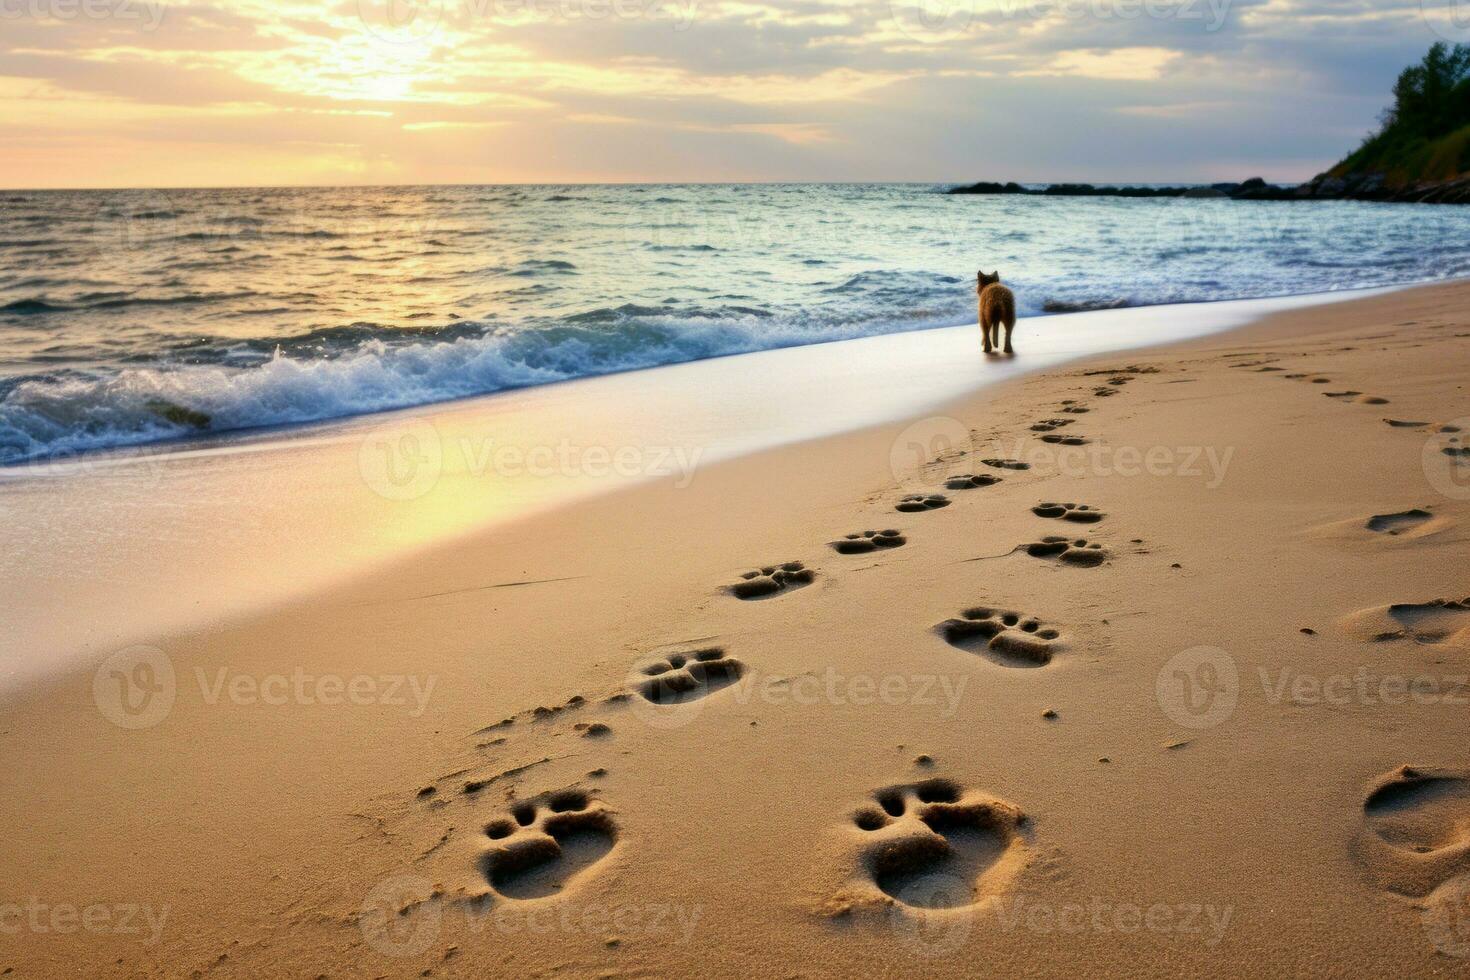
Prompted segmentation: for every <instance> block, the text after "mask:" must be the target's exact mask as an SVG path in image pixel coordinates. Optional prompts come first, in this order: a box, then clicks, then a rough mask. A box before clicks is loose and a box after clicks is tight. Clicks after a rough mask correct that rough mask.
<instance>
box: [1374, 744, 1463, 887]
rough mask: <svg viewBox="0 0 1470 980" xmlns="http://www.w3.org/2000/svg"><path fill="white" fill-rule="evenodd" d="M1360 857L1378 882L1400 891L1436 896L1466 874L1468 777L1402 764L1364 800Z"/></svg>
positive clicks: (1460, 771) (1461, 774)
mask: <svg viewBox="0 0 1470 980" xmlns="http://www.w3.org/2000/svg"><path fill="white" fill-rule="evenodd" d="M1358 856H1359V859H1360V861H1361V862H1362V863H1363V864H1364V865H1365V866H1366V867H1367V869H1368V870H1369V871H1370V873H1372V874H1373V876H1374V877H1376V878H1377V879H1378V881H1379V884H1381V885H1382V886H1384V887H1386V888H1388V889H1390V890H1391V891H1395V892H1398V893H1399V894H1403V895H1412V896H1416V897H1421V896H1426V895H1427V896H1430V897H1431V901H1430V902H1429V903H1428V904H1430V905H1433V897H1434V896H1433V895H1431V893H1434V894H1439V892H1438V889H1439V888H1440V886H1441V885H1443V884H1444V883H1445V882H1447V881H1448V880H1450V879H1451V878H1454V877H1455V876H1457V875H1465V874H1466V873H1467V872H1470V775H1467V773H1466V772H1465V771H1464V770H1458V769H1443V768H1420V767H1415V766H1400V767H1399V768H1397V769H1395V770H1393V771H1392V772H1389V773H1387V774H1385V775H1384V776H1381V777H1380V778H1379V779H1378V780H1377V781H1376V782H1375V784H1374V788H1373V789H1372V791H1371V792H1370V793H1369V794H1368V797H1367V799H1366V800H1364V802H1363V830H1362V833H1361V834H1360V835H1359V839H1358Z"/></svg>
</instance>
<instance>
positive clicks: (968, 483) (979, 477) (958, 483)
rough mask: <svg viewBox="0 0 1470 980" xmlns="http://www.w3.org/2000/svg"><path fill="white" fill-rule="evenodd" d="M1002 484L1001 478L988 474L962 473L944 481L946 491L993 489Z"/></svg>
mask: <svg viewBox="0 0 1470 980" xmlns="http://www.w3.org/2000/svg"><path fill="white" fill-rule="evenodd" d="M999 482H1000V477H998V476H991V475H989V474H988V473H980V474H975V473H960V474H958V475H956V476H952V477H950V478H949V479H947V480H945V481H944V489H946V490H974V489H975V488H976V487H993V486H995V485H996V484H997V483H999Z"/></svg>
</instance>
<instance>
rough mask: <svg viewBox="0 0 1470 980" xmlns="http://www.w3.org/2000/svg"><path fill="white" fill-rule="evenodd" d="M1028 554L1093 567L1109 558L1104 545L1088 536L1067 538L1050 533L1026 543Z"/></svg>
mask: <svg viewBox="0 0 1470 980" xmlns="http://www.w3.org/2000/svg"><path fill="white" fill-rule="evenodd" d="M1026 554H1028V555H1030V556H1031V557H1032V558H1049V559H1053V560H1055V561H1063V562H1066V563H1067V564H1069V565H1080V566H1082V567H1083V568H1091V567H1093V566H1095V565H1101V564H1102V563H1103V562H1105V561H1107V560H1108V553H1107V552H1106V551H1104V550H1103V546H1102V545H1100V544H1098V543H1097V542H1095V541H1088V540H1087V539H1086V538H1066V537H1062V536H1060V535H1056V534H1049V535H1047V536H1046V537H1044V538H1042V539H1041V540H1040V541H1034V542H1032V543H1031V544H1028V545H1026Z"/></svg>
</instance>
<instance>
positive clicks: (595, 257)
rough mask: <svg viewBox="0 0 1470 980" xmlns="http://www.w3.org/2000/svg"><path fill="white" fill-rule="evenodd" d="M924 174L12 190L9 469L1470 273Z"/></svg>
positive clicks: (1409, 215)
mask: <svg viewBox="0 0 1470 980" xmlns="http://www.w3.org/2000/svg"><path fill="white" fill-rule="evenodd" d="M938 190H939V188H936V187H935V186H933V185H904V184H897V185H894V184H889V185H644V186H626V185H624V186H565V187H549V186H499V187H424V188H336V189H331V188H325V189H283V190H259V189H256V190H191V191H129V192H91V191H88V192H30V193H18V192H4V193H0V463H13V462H16V461H19V460H25V459H36V458H46V457H54V456H56V455H59V454H67V453H72V452H76V451H81V450H88V449H96V448H102V447H109V446H118V445H129V444H137V443H144V442H150V441H154V440H159V439H168V438H175V437H179V436H185V435H191V434H197V433H199V432H213V433H220V432H233V431H236V430H241V429H248V428H253V427H258V426H268V425H280V424H291V423H299V422H308V421H314V420H321V419H329V418H336V417H341V416H348V415H355V414H361V413H367V412H376V411H382V410H385V409H391V408H401V407H406V406H412V405H421V404H428V403H433V402H439V401H444V400H448V399H453V398H460V397H465V396H469V395H475V394H483V393H488V392H493V391H500V390H505V389H509V388H517V387H524V386H531V385H537V384H542V383H546V382H552V381H560V380H565V379H568V378H576V377H585V376H590V375H598V374H606V373H610V372H615V371H623V370H628V369H633V368H640V367H649V366H655V365H661V364H669V363H676V362H682V361H690V360H698V359H701V358H706V357H712V356H717V355H724V354H734V353H743V352H749V351H757V350H769V349H773V348H781V347H791V346H799V345H805V344H814V343H821V342H825V341H832V340H841V339H849V338H855V337H863V336H871V335H875V334H884V333H894V332H900V331H907V330H915V329H920V328H925V327H935V326H947V325H955V324H960V323H966V322H973V320H974V294H973V289H972V286H971V281H972V277H973V275H974V272H975V270H976V268H977V267H978V266H984V267H985V268H986V269H999V270H1000V271H1001V272H1002V274H1003V275H1004V277H1005V278H1006V280H1007V281H1008V282H1009V283H1010V284H1011V285H1012V286H1013V287H1014V288H1015V289H1016V291H1017V294H1018V299H1019V304H1020V312H1021V313H1022V315H1028V314H1036V313H1039V312H1041V311H1042V310H1043V309H1044V308H1047V307H1050V308H1093V307H1107V306H1117V305H1147V304H1157V303H1172V302H1187V301H1194V300H1214V299H1224V298H1238V297H1260V296H1273V295H1283V294H1296V293H1310V292H1320V291H1327V290H1337V289H1344V288H1351V287H1359V286H1371V285H1385V284H1395V283H1404V282H1412V281H1420V280H1428V279H1435V278H1445V277H1451V276H1457V275H1464V274H1466V273H1467V272H1470V210H1467V209H1457V208H1448V207H1440V208H1436V207H1431V206H1414V205H1380V204H1361V203H1350V202H1305V203H1279V202H1255V203H1252V202H1231V201H1218V200H1216V201H1211V200H1131V199H1119V198H1090V199H1089V198H1065V199H1047V198H1038V197H972V196H959V197H950V196H946V195H943V194H941V193H938Z"/></svg>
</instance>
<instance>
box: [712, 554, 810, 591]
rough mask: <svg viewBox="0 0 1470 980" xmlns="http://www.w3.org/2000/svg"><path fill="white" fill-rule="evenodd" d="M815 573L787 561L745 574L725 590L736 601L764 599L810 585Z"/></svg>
mask: <svg viewBox="0 0 1470 980" xmlns="http://www.w3.org/2000/svg"><path fill="white" fill-rule="evenodd" d="M816 579H817V573H816V572H814V571H812V570H811V569H810V568H807V567H806V566H805V565H803V564H802V563H801V562H799V561H788V562H786V563H785V564H784V565H767V566H766V567H765V568H758V569H755V570H754V571H749V572H746V573H745V574H744V575H742V576H740V581H739V582H736V583H735V584H734V585H732V586H730V587H729V588H727V589H726V590H725V591H727V592H729V593H730V594H731V595H733V596H734V597H735V598H737V599H765V598H768V597H770V596H775V595H780V594H781V593H783V592H790V591H792V590H795V589H799V588H801V587H802V586H804V585H811V584H812V583H813V582H815V581H816Z"/></svg>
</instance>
